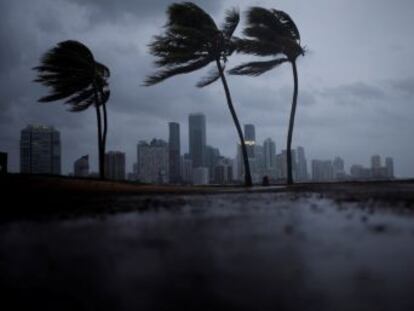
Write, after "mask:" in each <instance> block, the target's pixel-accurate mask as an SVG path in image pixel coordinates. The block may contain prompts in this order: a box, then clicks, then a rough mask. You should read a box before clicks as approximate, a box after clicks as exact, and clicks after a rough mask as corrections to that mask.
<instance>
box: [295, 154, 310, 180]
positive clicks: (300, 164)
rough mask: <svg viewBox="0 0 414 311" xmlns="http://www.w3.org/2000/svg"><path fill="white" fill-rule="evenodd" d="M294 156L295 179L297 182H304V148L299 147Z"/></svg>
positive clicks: (306, 177) (305, 171)
mask: <svg viewBox="0 0 414 311" xmlns="http://www.w3.org/2000/svg"><path fill="white" fill-rule="evenodd" d="M296 156H297V159H296V160H297V161H296V162H297V165H296V179H297V180H298V181H306V180H308V164H307V161H306V156H305V148H303V147H301V146H299V147H298V148H297V149H296Z"/></svg>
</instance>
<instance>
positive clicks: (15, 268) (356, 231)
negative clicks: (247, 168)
mask: <svg viewBox="0 0 414 311" xmlns="http://www.w3.org/2000/svg"><path fill="white" fill-rule="evenodd" d="M71 182H72V181H62V180H59V181H57V180H54V179H48V178H37V179H36V178H23V177H18V176H12V177H8V178H7V179H4V178H3V179H0V186H1V187H2V189H3V190H5V191H4V192H2V194H1V196H2V203H1V207H0V213H1V220H2V222H1V223H0V276H1V277H0V292H1V296H2V299H1V302H0V304H1V305H3V306H6V305H7V304H10V303H11V307H8V308H7V309H9V310H18V309H26V310H379V311H380V310H407V311H408V310H410V311H411V310H414V184H413V183H411V182H393V183H358V184H355V183H349V184H330V185H322V184H319V185H298V186H295V187H293V188H289V189H286V188H284V187H273V188H255V189H253V190H252V191H249V192H245V191H244V190H243V189H240V188H226V189H221V188H213V189H212V188H202V189H199V188H187V189H182V188H168V189H163V188H159V187H158V188H155V187H154V188H151V187H149V186H146V187H147V188H145V187H139V186H138V187H137V186H134V187H132V186H131V185H126V186H125V185H115V184H112V185H108V184H106V185H104V186H102V184H99V183H95V184H93V185H92V186H91V184H90V183H89V184H88V183H87V182H86V181H81V182H77V183H75V185H74V184H71V185H67V184H68V183H71ZM80 184H82V185H83V186H80ZM57 185H58V186H57ZM108 187H109V188H108ZM125 187H127V188H128V190H126V189H125ZM131 187H132V188H131ZM114 188H115V189H116V191H111V190H110V189H114ZM82 189H83V190H82ZM263 191H264V192H263ZM10 199H12V200H11V201H10V202H8V200H10ZM2 309H5V308H4V307H3V308H2ZM5 310H6V309H5Z"/></svg>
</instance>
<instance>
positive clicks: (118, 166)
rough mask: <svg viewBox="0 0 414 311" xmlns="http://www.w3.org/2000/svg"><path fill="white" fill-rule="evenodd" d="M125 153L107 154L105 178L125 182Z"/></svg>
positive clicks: (111, 152) (110, 152) (113, 152)
mask: <svg viewBox="0 0 414 311" xmlns="http://www.w3.org/2000/svg"><path fill="white" fill-rule="evenodd" d="M125 175H126V174H125V153H123V152H120V151H109V152H107V153H106V154H105V177H106V178H108V179H112V180H125Z"/></svg>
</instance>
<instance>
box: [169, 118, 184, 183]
mask: <svg viewBox="0 0 414 311" xmlns="http://www.w3.org/2000/svg"><path fill="white" fill-rule="evenodd" d="M168 129H169V138H168V147H169V149H168V160H169V182H170V183H173V184H176V183H179V182H180V181H181V178H180V177H181V169H180V166H181V163H180V162H181V161H180V160H181V159H180V156H181V154H180V153H181V148H180V124H178V123H176V122H170V123H169V124H168Z"/></svg>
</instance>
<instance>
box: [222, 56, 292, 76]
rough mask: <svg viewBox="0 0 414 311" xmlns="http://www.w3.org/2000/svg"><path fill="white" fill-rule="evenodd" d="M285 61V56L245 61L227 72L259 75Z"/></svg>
mask: <svg viewBox="0 0 414 311" xmlns="http://www.w3.org/2000/svg"><path fill="white" fill-rule="evenodd" d="M287 61H289V60H288V59H287V58H279V59H275V60H270V61H264V62H250V63H245V64H241V65H239V66H237V67H234V68H233V69H231V70H229V73H230V74H233V75H248V76H259V75H261V74H263V73H265V72H267V71H269V70H272V69H273V68H275V67H277V66H279V65H281V64H283V63H286V62H287Z"/></svg>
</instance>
